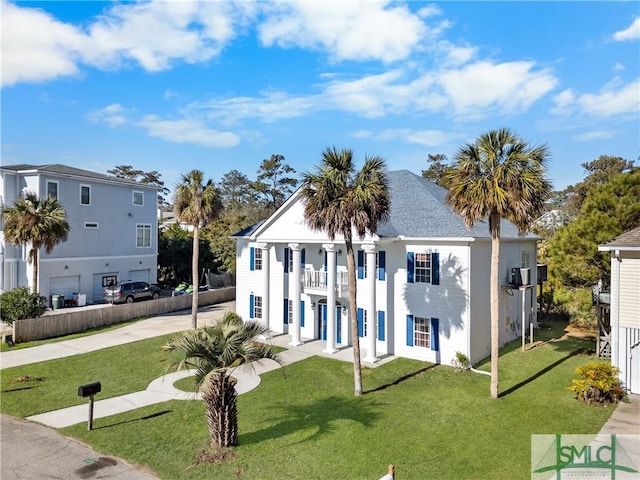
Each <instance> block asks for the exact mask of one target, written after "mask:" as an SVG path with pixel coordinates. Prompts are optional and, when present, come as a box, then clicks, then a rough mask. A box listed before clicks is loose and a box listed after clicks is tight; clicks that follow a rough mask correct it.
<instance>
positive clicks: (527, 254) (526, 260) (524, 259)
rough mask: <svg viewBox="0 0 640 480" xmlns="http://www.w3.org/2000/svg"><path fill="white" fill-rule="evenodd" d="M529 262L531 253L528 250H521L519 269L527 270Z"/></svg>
mask: <svg viewBox="0 0 640 480" xmlns="http://www.w3.org/2000/svg"><path fill="white" fill-rule="evenodd" d="M530 262H531V252H530V251H529V250H523V251H522V255H521V265H520V266H521V267H522V268H529V263H530Z"/></svg>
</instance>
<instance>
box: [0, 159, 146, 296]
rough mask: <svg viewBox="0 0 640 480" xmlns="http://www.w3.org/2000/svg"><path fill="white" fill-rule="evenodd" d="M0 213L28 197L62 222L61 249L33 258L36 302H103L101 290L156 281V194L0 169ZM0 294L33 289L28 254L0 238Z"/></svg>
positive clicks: (87, 175) (52, 168) (100, 181)
mask: <svg viewBox="0 0 640 480" xmlns="http://www.w3.org/2000/svg"><path fill="white" fill-rule="evenodd" d="M0 173H1V180H2V181H1V182H0V195H1V199H2V206H3V207H12V206H13V205H14V204H15V201H16V199H18V198H20V197H21V196H23V195H24V194H25V193H27V192H33V193H35V194H36V195H38V196H39V197H40V198H43V197H45V196H50V197H54V198H55V199H57V200H58V202H60V204H61V205H62V207H63V208H64V210H65V213H66V218H67V222H69V227H70V231H69V235H68V239H67V241H66V242H62V243H60V244H58V245H57V246H56V247H55V248H54V249H53V251H52V252H51V253H50V254H47V253H45V252H44V249H42V250H41V251H40V254H39V273H38V277H39V278H38V283H39V285H38V286H37V290H38V292H39V293H40V295H42V296H44V297H45V298H49V297H50V296H51V295H56V294H57V295H64V296H65V298H67V299H69V298H73V294H74V293H77V294H82V295H84V296H85V299H86V301H87V303H93V302H98V301H102V289H103V287H104V286H106V285H110V284H113V283H115V282H118V281H123V280H143V281H145V282H149V283H153V282H155V281H156V278H157V259H158V257H157V254H158V242H157V238H158V222H157V217H156V215H157V214H156V211H157V204H158V200H157V198H158V189H157V187H155V186H151V185H144V184H140V183H137V182H133V181H130V180H125V179H121V178H117V177H113V176H109V175H104V174H100V173H95V172H91V171H88V170H82V169H78V168H73V167H67V166H64V165H7V166H2V167H1V168H0ZM0 240H1V242H0V248H1V249H2V250H1V251H0V253H1V255H2V268H1V269H0V291H1V292H5V291H9V290H12V289H14V288H16V287H21V286H29V287H30V286H31V285H32V278H31V277H32V265H30V264H29V263H28V262H27V250H28V248H25V247H22V246H14V245H10V244H8V243H7V242H6V241H5V238H4V234H1V237H0Z"/></svg>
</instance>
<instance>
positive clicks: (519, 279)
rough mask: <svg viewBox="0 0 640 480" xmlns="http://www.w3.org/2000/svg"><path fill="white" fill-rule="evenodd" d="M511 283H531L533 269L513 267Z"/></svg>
mask: <svg viewBox="0 0 640 480" xmlns="http://www.w3.org/2000/svg"><path fill="white" fill-rule="evenodd" d="M511 284H512V285H531V269H530V268H512V269H511Z"/></svg>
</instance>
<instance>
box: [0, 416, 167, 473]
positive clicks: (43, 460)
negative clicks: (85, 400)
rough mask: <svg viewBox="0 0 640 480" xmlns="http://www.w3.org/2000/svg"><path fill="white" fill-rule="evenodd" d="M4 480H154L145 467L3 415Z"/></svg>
mask: <svg viewBox="0 0 640 480" xmlns="http://www.w3.org/2000/svg"><path fill="white" fill-rule="evenodd" d="M0 443H1V444H2V450H1V451H0V478H2V480H32V479H33V480H44V479H56V480H59V479H62V478H64V479H98V478H109V479H114V480H117V479H121V480H153V479H156V478H157V477H155V476H153V475H152V473H151V472H149V471H148V470H147V471H145V469H144V468H143V467H139V468H136V467H134V466H132V465H129V464H128V463H127V462H125V461H124V460H122V459H120V458H117V457H110V456H107V455H102V454H100V453H97V452H96V451H95V450H93V449H92V448H90V447H88V446H87V445H84V444H83V443H80V442H78V441H76V440H73V439H71V438H67V437H63V436H62V435H60V434H59V433H57V432H56V431H55V430H53V429H51V428H48V427H44V426H42V425H38V424H36V423H31V422H26V421H24V420H18V419H16V418H13V417H11V416H9V415H0Z"/></svg>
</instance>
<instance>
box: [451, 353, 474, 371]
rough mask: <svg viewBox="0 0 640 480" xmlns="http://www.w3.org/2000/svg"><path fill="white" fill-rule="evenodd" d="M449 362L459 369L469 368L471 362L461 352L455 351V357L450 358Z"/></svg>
mask: <svg viewBox="0 0 640 480" xmlns="http://www.w3.org/2000/svg"><path fill="white" fill-rule="evenodd" d="M451 363H452V364H453V366H454V367H456V368H459V369H461V370H469V369H470V368H471V362H470V361H469V357H467V356H466V355H465V354H464V353H462V352H456V358H454V359H453V360H451Z"/></svg>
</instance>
